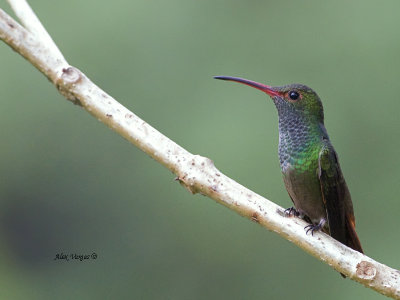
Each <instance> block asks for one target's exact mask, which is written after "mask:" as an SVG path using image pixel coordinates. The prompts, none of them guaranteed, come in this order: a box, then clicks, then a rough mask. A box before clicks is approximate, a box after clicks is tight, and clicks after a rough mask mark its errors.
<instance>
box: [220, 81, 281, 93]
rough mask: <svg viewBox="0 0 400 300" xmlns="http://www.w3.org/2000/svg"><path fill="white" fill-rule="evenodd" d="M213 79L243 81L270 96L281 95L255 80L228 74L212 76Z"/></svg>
mask: <svg viewBox="0 0 400 300" xmlns="http://www.w3.org/2000/svg"><path fill="white" fill-rule="evenodd" d="M214 78H215V79H221V80H229V81H235V82H239V83H243V84H245V85H248V86H251V87H253V88H256V89H259V90H260V91H263V92H264V93H267V94H268V95H269V96H271V97H275V96H281V94H280V93H279V92H277V91H275V90H274V89H273V88H272V87H271V86H269V85H265V84H262V83H258V82H255V81H251V80H247V79H243V78H239V77H230V76H214Z"/></svg>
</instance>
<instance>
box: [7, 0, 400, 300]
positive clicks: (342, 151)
mask: <svg viewBox="0 0 400 300" xmlns="http://www.w3.org/2000/svg"><path fill="white" fill-rule="evenodd" d="M1 3H2V7H3V8H5V9H6V10H7V11H8V12H10V9H9V8H8V6H7V4H6V1H4V0H3V1H1ZM31 5H32V6H33V8H34V10H35V11H36V13H37V14H38V16H39V17H40V18H41V20H42V22H43V24H44V25H45V27H46V28H47V29H48V31H49V33H50V34H51V35H52V37H53V38H54V40H55V41H56V43H57V44H58V46H59V47H60V49H61V51H62V52H63V53H64V55H65V57H66V58H67V60H68V61H69V63H71V64H72V65H74V66H77V67H78V68H80V69H81V70H82V71H83V72H85V73H86V74H87V75H88V76H89V78H91V79H92V80H93V81H94V82H95V83H96V84H98V85H99V86H100V87H102V88H103V89H104V90H105V91H107V92H108V93H110V94H111V95H112V96H114V97H115V98H116V99H117V100H119V101H120V102H121V103H122V104H124V105H125V106H127V107H128V108H129V109H131V110H132V111H133V112H135V113H136V114H137V115H139V116H140V117H141V118H143V119H144V120H146V121H147V122H149V123H150V124H151V125H152V126H154V127H155V128H157V129H158V130H160V131H161V132H162V133H164V134H165V135H167V136H168V137H170V138H172V139H173V140H174V141H176V142H177V143H179V144H180V145H182V146H183V147H184V148H186V149H187V150H189V151H191V152H192V153H194V154H200V155H203V156H207V157H210V158H211V159H212V160H213V161H214V162H215V164H216V166H217V167H218V168H219V169H220V170H221V171H222V172H224V173H225V174H227V175H228V176H230V177H232V178H233V179H235V180H237V181H238V182H240V183H241V184H243V185H245V186H247V187H249V188H250V189H252V190H254V191H255V192H257V193H259V194H261V195H263V196H265V197H267V198H268V199H271V200H272V201H274V202H276V203H278V204H279V205H281V206H283V207H289V206H290V205H291V202H290V199H289V197H288V195H287V193H286V190H285V188H284V186H283V182H282V178H281V173H280V169H279V162H278V158H277V144H278V124H277V113H276V111H275V108H274V106H273V104H272V102H271V101H270V100H269V98H268V97H266V95H263V94H262V93H260V92H258V91H255V90H253V89H250V88H248V87H244V86H241V85H238V84H228V83H226V82H221V81H217V80H213V79H212V76H214V75H232V76H241V77H246V78H248V79H252V80H256V81H260V82H263V83H267V84H270V85H283V84H287V83H293V82H299V83H304V84H307V85H309V86H311V87H312V88H314V89H315V90H316V91H317V92H318V93H319V95H320V96H321V98H322V100H323V103H324V106H325V118H326V127H327V129H328V132H329V134H330V136H331V140H332V142H333V144H334V145H335V147H336V150H337V151H338V153H339V156H340V160H341V164H342V169H343V171H344V174H345V177H346V180H347V182H348V185H349V187H350V190H351V193H352V196H353V202H354V206H355V213H356V218H357V231H358V234H359V236H360V239H361V241H362V244H363V246H364V249H365V251H366V253H367V254H368V255H369V256H371V257H373V258H375V259H377V260H378V261H380V262H382V263H385V264H388V265H390V266H391V267H394V268H399V267H400V263H399V247H400V239H399V232H398V231H397V229H396V228H398V227H399V226H400V220H399V211H400V201H399V199H398V193H397V187H398V185H399V183H398V182H399V179H400V157H399V147H400V142H399V131H400V120H399V110H400V101H399V100H400V93H399V78H400V59H399V53H400V37H399V28H400V18H399V17H398V12H399V10H400V2H399V1H396V0H388V1H385V2H384V3H383V2H379V1H361V0H358V1H344V0H341V1H335V2H333V1H317V0H315V1H294V0H291V1H290V0H288V1H278V0H274V1H255V0H252V1H228V0H202V1H194V0H189V1H183V0H181V1H178V0H169V1H160V0H158V1H157V0H154V1H146V0H137V1H122V0H114V1H113V2H112V3H111V2H109V1H98V0H97V1H95V0H84V1H82V0H79V1H78V0H69V1H60V0H52V1H49V0H36V1H31ZM10 13H11V12H10ZM0 56H1V68H0V82H1V89H0V101H1V104H0V127H1V130H0V133H1V134H0V138H1V147H0V154H1V159H0V166H1V168H0V176H1V180H0V197H1V198H0V200H1V201H0V245H1V247H0V257H1V260H0V261H1V263H0V264H1V265H0V266H1V268H0V269H1V271H0V279H1V282H2V286H3V288H2V289H0V298H1V299H282V298H284V299H288V298H292V299H293V298H295V299H321V298H323V299H380V298H383V296H380V295H379V294H377V293H375V292H373V291H372V290H369V289H366V288H364V287H363V286H361V285H359V284H357V283H355V282H352V281H351V280H348V279H347V280H344V279H342V278H341V277H340V276H339V274H338V273H337V272H335V271H334V270H332V269H331V268H330V267H328V266H327V265H325V264H323V263H321V262H319V261H317V260H316V259H314V258H312V257H311V256H309V255H308V254H306V253H304V252H303V251H301V250H300V249H298V248H297V247H296V246H294V245H292V244H291V243H289V242H288V241H286V240H284V239H282V238H280V237H279V236H277V235H276V234H274V233H271V232H269V231H267V230H265V229H263V228H262V227H261V226H259V225H257V224H255V223H253V222H251V221H249V220H247V219H245V218H242V217H240V216H238V215H237V214H235V213H234V212H232V211H230V210H228V209H226V208H225V207H223V206H221V205H219V204H216V203H215V202H214V201H212V200H210V199H208V198H205V197H202V196H198V195H196V196H192V195H190V194H189V193H188V192H187V191H186V190H185V189H184V188H182V187H181V186H180V185H179V184H178V183H177V182H175V181H174V180H173V179H174V175H173V174H171V173H170V172H169V171H168V170H166V169H165V168H163V167H162V166H161V165H159V164H157V163H156V162H155V161H154V160H152V159H150V158H149V157H148V156H147V155H145V154H144V153H142V152H141V151H140V150H138V149H137V148H135V147H133V146H132V145H130V144H129V143H128V142H126V141H125V140H123V139H122V138H121V137H119V136H118V135H116V134H115V133H113V132H112V131H111V130H109V129H108V128H107V127H106V126H104V125H103V124H101V123H99V122H98V121H97V120H95V119H94V118H92V117H91V116H90V115H89V114H88V113H86V112H85V111H84V110H82V109H81V108H80V107H79V106H74V105H72V104H71V103H70V102H68V101H66V100H64V98H63V97H62V96H61V95H59V94H58V92H57V91H56V89H55V88H54V87H53V86H52V85H51V84H50V83H49V82H48V81H47V80H46V79H45V78H44V77H43V75H42V74H40V73H39V72H38V71H37V70H36V69H34V68H33V67H32V66H31V65H30V64H29V63H27V62H26V61H25V60H24V59H22V58H21V57H20V56H19V55H17V54H16V53H15V52H13V51H12V50H11V49H10V48H9V47H8V46H6V45H5V44H4V43H1V45H0ZM61 252H63V253H67V254H68V253H77V254H90V253H92V252H96V253H97V254H98V259H97V260H90V261H84V262H80V261H69V262H65V261H54V260H53V258H54V257H55V255H56V254H57V253H61Z"/></svg>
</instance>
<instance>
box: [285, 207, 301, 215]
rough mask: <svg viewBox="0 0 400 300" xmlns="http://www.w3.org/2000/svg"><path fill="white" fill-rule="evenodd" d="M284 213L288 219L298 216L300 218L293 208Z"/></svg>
mask: <svg viewBox="0 0 400 300" xmlns="http://www.w3.org/2000/svg"><path fill="white" fill-rule="evenodd" d="M284 213H285V215H286V216H288V217H292V216H295V217H298V216H300V212H299V211H298V210H297V209H296V208H294V206H292V207H289V208H287V209H285V211H284Z"/></svg>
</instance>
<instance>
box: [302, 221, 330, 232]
mask: <svg viewBox="0 0 400 300" xmlns="http://www.w3.org/2000/svg"><path fill="white" fill-rule="evenodd" d="M325 223H326V220H325V219H321V221H319V223H318V224H310V225H307V226H306V227H304V230H305V231H306V234H308V233H309V232H310V231H311V235H314V232H315V231H318V230H320V229H321V228H322V227H324V225H325Z"/></svg>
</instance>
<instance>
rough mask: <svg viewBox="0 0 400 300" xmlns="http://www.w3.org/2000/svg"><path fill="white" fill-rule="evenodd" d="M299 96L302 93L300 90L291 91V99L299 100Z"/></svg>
mask: <svg viewBox="0 0 400 300" xmlns="http://www.w3.org/2000/svg"><path fill="white" fill-rule="evenodd" d="M299 97H300V94H299V93H298V92H296V91H290V92H289V98H290V99H292V100H297V99H299Z"/></svg>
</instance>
